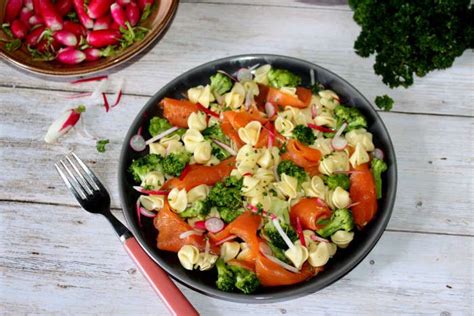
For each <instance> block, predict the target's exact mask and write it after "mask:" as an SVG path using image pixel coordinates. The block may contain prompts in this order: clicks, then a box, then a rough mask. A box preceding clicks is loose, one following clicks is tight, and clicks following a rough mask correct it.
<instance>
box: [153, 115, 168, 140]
mask: <svg viewBox="0 0 474 316" xmlns="http://www.w3.org/2000/svg"><path fill="white" fill-rule="evenodd" d="M171 127H172V126H171V124H170V122H168V120H167V119H165V118H162V117H158V116H155V117H153V118H152V119H151V120H150V126H148V132H150V135H151V136H156V135H158V134H159V133H162V132H164V131H166V130H168V129H170V128H171Z"/></svg>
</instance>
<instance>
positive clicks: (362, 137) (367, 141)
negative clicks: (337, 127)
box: [345, 128, 375, 151]
mask: <svg viewBox="0 0 474 316" xmlns="http://www.w3.org/2000/svg"><path fill="white" fill-rule="evenodd" d="M345 138H346V140H347V143H348V144H349V145H351V146H352V147H356V145H357V144H360V145H361V147H362V148H363V149H364V150H365V151H373V150H374V149H375V146H374V143H373V142H372V134H371V133H369V132H367V131H366V130H365V129H364V128H359V129H354V130H352V131H350V132H348V133H346V135H345Z"/></svg>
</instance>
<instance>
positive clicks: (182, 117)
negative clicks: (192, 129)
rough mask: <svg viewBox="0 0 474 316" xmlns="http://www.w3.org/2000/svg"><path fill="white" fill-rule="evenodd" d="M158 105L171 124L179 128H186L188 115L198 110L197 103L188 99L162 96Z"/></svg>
mask: <svg viewBox="0 0 474 316" xmlns="http://www.w3.org/2000/svg"><path fill="white" fill-rule="evenodd" d="M160 105H161V106H162V108H163V116H164V117H165V118H166V119H167V120H168V121H169V122H170V123H171V125H173V126H177V127H181V128H188V117H189V116H190V115H191V113H193V112H197V111H199V107H198V105H197V104H195V103H192V102H190V101H188V100H177V99H171V98H164V99H163V101H161V102H160Z"/></svg>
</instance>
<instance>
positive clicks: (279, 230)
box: [272, 218, 295, 248]
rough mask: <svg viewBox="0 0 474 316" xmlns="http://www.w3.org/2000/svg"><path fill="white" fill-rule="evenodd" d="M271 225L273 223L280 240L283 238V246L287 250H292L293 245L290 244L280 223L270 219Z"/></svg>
mask: <svg viewBox="0 0 474 316" xmlns="http://www.w3.org/2000/svg"><path fill="white" fill-rule="evenodd" d="M272 223H273V225H275V228H276V229H277V231H278V233H279V234H280V236H281V238H283V240H284V241H285V244H286V245H287V246H288V248H294V247H295V245H294V244H293V243H292V242H291V240H290V238H289V237H288V235H287V234H286V233H285V231H284V230H283V228H282V227H281V225H280V221H279V220H278V218H274V219H272Z"/></svg>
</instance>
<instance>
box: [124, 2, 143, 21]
mask: <svg viewBox="0 0 474 316" xmlns="http://www.w3.org/2000/svg"><path fill="white" fill-rule="evenodd" d="M125 15H126V16H127V21H128V22H129V23H130V25H131V26H135V25H137V24H138V21H140V9H139V8H138V5H137V4H136V3H135V2H131V3H129V4H127V6H126V7H125Z"/></svg>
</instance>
